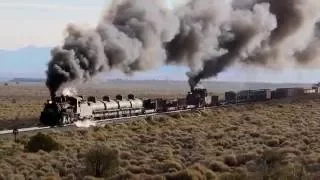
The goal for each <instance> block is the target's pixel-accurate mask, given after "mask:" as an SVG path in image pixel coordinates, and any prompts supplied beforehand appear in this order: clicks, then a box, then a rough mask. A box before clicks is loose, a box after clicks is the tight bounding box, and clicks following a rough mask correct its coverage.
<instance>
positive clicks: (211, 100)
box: [40, 84, 320, 126]
mask: <svg viewBox="0 0 320 180" xmlns="http://www.w3.org/2000/svg"><path fill="white" fill-rule="evenodd" d="M313 93H320V84H315V85H314V86H313V87H312V89H303V88H279V89H275V90H270V89H260V90H243V91H240V92H234V91H228V92H225V94H224V100H220V99H219V97H218V96H209V95H208V92H207V90H206V89H205V88H203V87H197V88H195V89H193V90H192V91H191V92H189V93H188V94H187V95H186V97H185V98H178V99H163V98H156V99H144V100H142V99H139V98H136V97H135V96H134V95H133V94H130V95H128V97H127V98H124V97H123V96H121V95H117V96H116V97H115V99H111V98H110V97H109V96H104V97H103V98H102V100H97V99H96V97H93V96H91V97H88V98H87V99H84V98H83V97H82V96H60V97H54V98H52V99H51V100H49V101H48V102H47V103H46V104H45V107H44V109H43V111H42V112H41V116H40V123H41V124H43V125H47V126H62V125H67V124H72V123H74V122H76V121H83V120H93V121H97V120H106V119H112V118H119V117H130V116H137V115H143V114H146V115H147V114H152V113H162V112H171V111H178V110H188V109H197V108H204V107H213V106H220V105H226V104H238V103H248V102H259V101H267V100H271V99H281V98H286V97H293V96H302V95H305V94H313Z"/></svg>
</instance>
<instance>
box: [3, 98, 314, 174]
mask: <svg viewBox="0 0 320 180" xmlns="http://www.w3.org/2000/svg"><path fill="white" fill-rule="evenodd" d="M319 122H320V98H319V96H314V97H311V96H308V97H303V98H298V99H287V100H278V101H270V102H266V103H256V104H248V105H241V106H230V107H224V108H217V109H213V110H205V111H196V112H192V113H183V114H174V115H171V116H160V117H155V118H153V119H152V118H147V119H141V120H140V121H136V122H132V123H127V124H121V125H114V126H111V125H108V126H106V127H101V128H98V127H95V128H89V129H79V130H76V131H68V132H56V133H51V134H50V136H51V137H53V138H54V139H55V140H57V142H59V143H60V144H61V145H62V147H63V148H62V149H61V150H59V151H53V152H50V153H47V152H44V151H40V152H38V153H28V152H25V151H24V149H23V147H24V142H26V141H27V140H28V137H20V138H21V140H20V141H19V142H20V143H13V142H12V141H9V140H8V141H6V140H2V141H1V142H0V149H1V153H0V154H1V156H0V179H1V178H3V179H10V178H12V179H14V178H17V179H19V178H21V179H23V178H30V179H41V178H42V179H45V178H49V179H60V178H64V179H94V178H93V177H92V176H93V175H92V174H90V173H88V172H85V171H84V169H85V164H84V155H85V154H86V153H87V152H88V151H89V150H90V148H92V147H94V146H95V145H97V144H99V145H104V146H106V147H109V148H111V149H115V150H116V151H117V152H118V154H119V158H120V170H119V171H118V173H117V174H115V176H113V178H114V179H219V180H220V179H221V180H229V179H230V180H231V179H232V180H238V179H239V180H240V179H241V180H251V179H252V180H255V179H258V180H259V179H261V180H262V179H279V180H280V179H297V180H298V179H299V180H300V179H306V180H307V179H314V180H316V179H319V177H320V176H319V175H320V142H319V141H320V123H319ZM84 177H86V178H84Z"/></svg>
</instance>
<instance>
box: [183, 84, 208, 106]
mask: <svg viewBox="0 0 320 180" xmlns="http://www.w3.org/2000/svg"><path fill="white" fill-rule="evenodd" d="M207 97H208V92H207V89H205V88H195V89H192V90H191V92H188V95H187V97H186V99H187V104H188V106H193V107H196V108H198V107H203V106H205V105H206V104H207V102H206V101H207Z"/></svg>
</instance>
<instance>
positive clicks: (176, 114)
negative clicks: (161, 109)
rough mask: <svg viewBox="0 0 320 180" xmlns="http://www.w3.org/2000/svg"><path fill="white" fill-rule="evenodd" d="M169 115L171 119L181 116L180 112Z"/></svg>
mask: <svg viewBox="0 0 320 180" xmlns="http://www.w3.org/2000/svg"><path fill="white" fill-rule="evenodd" d="M169 116H170V117H171V118H173V119H181V118H182V116H181V113H172V114H169Z"/></svg>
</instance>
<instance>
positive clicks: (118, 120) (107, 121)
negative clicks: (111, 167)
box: [0, 103, 244, 136]
mask: <svg viewBox="0 0 320 180" xmlns="http://www.w3.org/2000/svg"><path fill="white" fill-rule="evenodd" d="M241 104H244V103H241ZM241 104H240V103H239V104H228V105H220V106H208V107H201V108H193V109H181V110H175V111H168V112H155V113H148V114H140V115H136V116H127V117H118V118H108V119H103V120H95V121H93V122H94V123H97V125H106V124H121V123H126V122H130V121H131V120H132V119H136V118H141V117H144V118H146V117H152V116H157V115H165V114H174V113H182V112H191V111H199V110H205V109H214V108H220V107H227V106H232V105H241ZM63 127H76V125H75V124H74V123H73V124H66V125H63V126H54V127H51V126H44V127H41V126H39V127H29V128H21V129H18V132H19V133H26V132H33V131H42V130H50V129H59V128H63ZM12 133H13V129H10V130H3V131H0V136H3V135H8V134H12Z"/></svg>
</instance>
